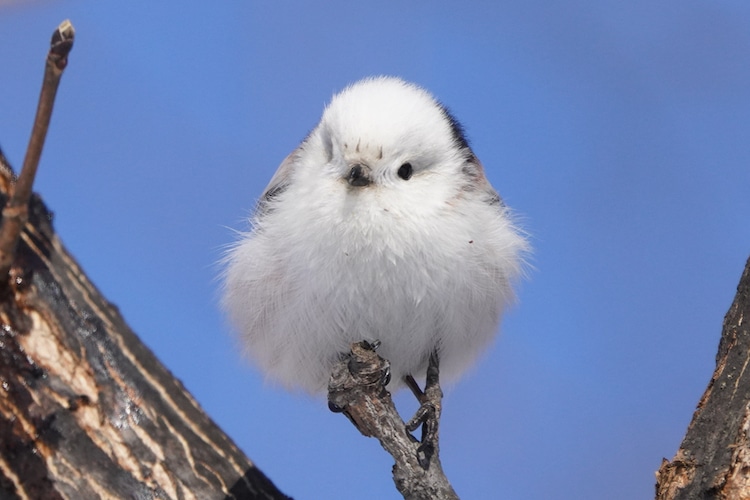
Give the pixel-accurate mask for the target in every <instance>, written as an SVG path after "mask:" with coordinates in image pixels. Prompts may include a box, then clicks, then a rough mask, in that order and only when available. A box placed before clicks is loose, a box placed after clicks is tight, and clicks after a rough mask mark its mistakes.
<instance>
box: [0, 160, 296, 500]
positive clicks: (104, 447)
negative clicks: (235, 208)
mask: <svg viewBox="0 0 750 500" xmlns="http://www.w3.org/2000/svg"><path fill="white" fill-rule="evenodd" d="M2 159H3V158H2V153H0V160H2ZM12 178H13V175H12V172H11V171H10V169H9V168H8V167H7V164H6V165H3V168H0V202H1V203H2V204H3V205H4V204H5V202H6V200H7V199H8V196H9V191H11V190H12V186H13V183H12ZM8 278H10V280H9V279H8ZM0 289H1V292H0V497H1V498H4V499H5V498H8V499H15V498H29V499H62V498H70V499H76V500H79V499H89V498H138V499H146V498H148V499H152V498H185V499H191V498H194V499H211V498H217V499H218V498H238V499H240V498H242V499H244V498H247V499H250V498H264V499H283V498H288V497H286V496H285V495H284V494H283V493H281V492H280V491H279V490H278V489H277V488H276V487H275V486H274V485H273V484H272V483H271V482H270V481H269V480H268V479H267V478H266V477H265V476H264V475H263V474H262V473H261V472H260V471H259V470H258V469H257V468H256V467H255V466H254V465H253V463H252V462H251V461H250V460H249V459H248V458H247V457H245V456H244V454H243V453H242V452H241V451H240V450H239V449H238V448H237V446H236V445H235V444H234V443H233V442H232V440H231V439H230V438H229V437H227V436H226V435H225V434H224V433H223V432H222V431H221V429H219V428H218V427H217V426H216V424H215V423H214V422H213V421H211V419H210V418H209V417H208V416H207V415H206V414H205V413H204V412H203V410H202V409H201V408H200V406H199V405H198V403H197V402H196V401H195V400H194V399H193V398H192V397H191V395H190V394H189V393H188V392H187V391H186V390H185V388H184V387H183V385H182V384H181V383H180V381H179V380H177V379H176V378H175V377H174V376H173V375H172V374H171V373H170V372H169V371H168V370H167V369H166V368H165V367H164V366H163V365H162V364H161V363H160V362H159V360H158V359H156V357H155V356H154V355H153V353H152V352H151V351H150V350H149V349H148V348H147V347H146V346H145V345H144V344H143V343H141V341H140V340H139V339H138V337H137V336H136V335H135V334H134V333H133V332H132V331H131V330H130V328H129V327H128V326H127V324H126V323H125V321H124V320H123V318H122V317H121V316H120V314H119V312H118V310H117V308H116V307H115V306H114V305H112V304H110V303H109V302H107V300H105V299H104V297H102V295H101V294H100V293H99V291H98V290H97V289H96V288H95V287H94V285H93V284H92V283H91V282H90V281H89V280H88V278H87V277H86V275H85V274H84V272H83V271H82V270H81V268H80V267H79V266H78V264H77V263H76V261H75V259H73V257H72V256H71V255H70V254H69V253H68V252H67V250H66V249H65V248H64V247H63V245H62V243H61V242H60V240H59V239H58V237H57V235H56V234H55V232H54V230H53V227H52V215H51V213H50V212H49V211H48V210H47V208H46V207H45V205H44V204H43V203H42V201H41V199H40V198H39V197H37V196H33V197H32V200H31V204H30V206H29V221H28V223H26V225H25V226H24V230H23V232H22V234H21V238H20V241H19V243H18V246H17V248H16V251H15V256H14V259H13V264H12V266H11V270H10V275H9V276H0Z"/></svg>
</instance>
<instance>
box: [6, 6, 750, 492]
mask: <svg viewBox="0 0 750 500" xmlns="http://www.w3.org/2000/svg"><path fill="white" fill-rule="evenodd" d="M65 18H70V19H71V20H72V22H73V24H74V25H75V27H76V29H77V34H76V45H75V48H74V50H73V52H72V54H71V59H70V64H69V67H68V69H67V70H66V73H65V75H64V77H63V81H62V83H61V87H60V90H59V93H58V100H57V104H56V107H55V112H54V116H53V118H52V125H51V129H50V132H49V135H48V140H47V145H46V149H45V151H44V154H43V156H42V162H41V166H40V171H39V174H38V180H37V184H36V190H37V191H38V192H39V193H40V194H41V195H42V196H43V198H44V199H45V201H46V202H47V204H48V205H49V206H50V208H51V209H52V210H53V211H54V212H55V227H56V228H57V230H58V232H59V234H60V237H61V238H62V240H63V241H64V242H65V244H66V245H67V247H68V248H69V250H70V251H71V252H72V253H73V254H74V255H75V256H76V258H77V259H78V260H79V262H80V263H81V265H82V266H83V268H84V269H85V270H86V272H87V273H88V274H89V276H90V277H91V279H92V280H93V281H94V282H95V283H96V284H97V286H99V287H100V289H101V290H102V291H103V293H104V294H105V296H106V297H107V298H108V299H109V300H110V301H112V302H113V303H115V304H116V305H118V306H119V307H120V309H121V311H122V313H123V314H124V316H125V318H126V320H127V321H128V323H129V324H130V325H131V326H132V327H133V329H134V330H135V331H136V332H137V333H138V334H139V335H140V337H141V338H142V340H143V341H144V342H145V343H146V344H147V345H148V346H150V347H151V348H152V349H153V350H154V351H155V353H156V354H157V356H158V357H159V358H160V359H161V360H162V361H163V362H164V363H165V364H166V366H167V367H168V368H169V369H170V370H171V371H172V372H173V373H174V374H175V376H177V377H178V378H180V379H181V380H182V381H183V382H184V383H185V385H186V386H187V388H188V389H189V390H190V391H191V392H192V393H193V394H194V396H195V397H196V399H197V400H198V401H199V402H200V404H201V405H202V406H203V407H204V408H205V410H206V411H207V412H208V413H209V414H210V415H211V417H212V418H213V419H214V420H215V421H216V422H217V423H218V424H219V425H220V426H221V427H222V428H223V429H224V430H225V431H226V432H227V433H228V434H229V435H230V436H231V437H232V438H233V439H234V440H235V441H236V442H237V444H238V445H239V446H240V447H241V448H242V449H243V450H244V451H245V452H246V453H247V455H248V456H249V457H250V458H251V459H253V460H254V461H255V462H256V463H257V464H258V466H259V467H260V468H261V469H262V470H263V471H264V472H265V473H266V474H268V475H269V476H270V477H271V479H272V480H273V481H274V482H275V483H276V484H277V485H278V486H279V487H280V488H281V489H282V490H284V491H285V492H286V493H287V494H290V495H293V496H295V497H297V498H300V499H302V498H334V497H340V495H341V491H342V488H344V489H345V490H346V489H347V488H355V487H356V488H357V490H358V491H364V492H366V493H367V496H366V498H373V499H385V498H399V495H398V494H397V492H396V490H395V488H394V487H393V484H392V480H391V477H390V467H391V465H392V460H391V458H390V457H389V456H388V455H387V454H386V453H385V452H384V451H383V450H382V449H380V447H379V445H378V444H377V442H376V441H375V440H372V439H366V438H364V437H361V436H360V435H358V434H357V432H356V430H355V429H354V428H353V427H352V426H351V425H350V424H349V423H348V421H347V420H346V419H345V418H344V417H342V416H341V415H335V414H332V413H330V412H329V411H328V409H327V407H326V404H325V402H324V401H323V400H319V399H315V398H311V397H308V396H302V395H299V394H296V395H295V394H288V393H286V392H284V391H283V390H281V389H280V388H277V387H274V386H272V385H268V384H265V383H264V381H263V378H262V376H261V375H260V374H258V373H257V372H256V371H255V370H254V369H253V368H252V367H251V366H248V364H247V363H246V362H244V361H243V360H242V359H241V358H240V357H239V355H238V352H237V351H238V350H237V348H236V346H237V344H236V342H235V340H234V338H233V336H232V334H231V332H230V330H229V328H228V326H227V324H226V321H225V320H224V319H223V318H222V315H221V313H220V311H219V308H218V305H217V302H218V300H217V297H218V291H217V289H218V283H217V281H216V276H217V274H218V267H217V265H216V262H217V261H218V260H219V259H220V257H221V255H222V248H224V247H225V246H226V245H227V244H229V243H230V242H232V241H233V238H234V236H233V233H232V231H233V230H234V229H243V228H245V227H246V225H245V222H244V218H245V217H246V216H247V215H248V214H249V212H250V210H251V209H252V207H253V205H254V202H255V199H256V198H257V197H258V196H259V195H260V193H261V190H262V189H263V188H264V186H265V185H266V183H267V182H268V180H269V179H270V177H271V175H272V174H273V172H274V171H275V169H276V167H277V165H278V164H279V162H280V161H281V160H282V159H283V158H284V157H285V156H286V154H287V153H288V152H290V151H291V150H292V148H294V146H296V144H297V143H298V142H299V141H300V140H301V139H302V138H303V137H304V136H305V135H306V133H307V132H308V131H309V130H310V129H311V128H312V127H313V126H314V125H315V123H316V122H317V120H318V119H319V117H320V113H321V112H322V109H323V106H324V104H325V103H326V102H327V101H328V99H329V98H330V96H331V95H332V94H333V93H334V92H335V91H337V90H339V89H341V88H342V87H344V86H345V85H346V84H348V83H350V82H353V81H355V80H357V79H359V78H361V77H364V76H368V75H376V74H392V75H398V76H401V77H403V78H405V79H408V80H412V81H414V82H417V83H419V84H420V85H423V86H425V87H426V88H428V89H430V90H431V91H432V92H433V93H434V94H435V95H437V96H438V98H439V99H441V100H442V101H443V102H444V103H445V104H446V105H448V107H449V108H450V109H451V110H452V111H453V112H454V114H455V115H456V116H457V117H458V118H459V119H460V120H461V121H462V123H463V124H464V125H465V128H466V130H467V132H468V135H469V138H470V140H471V142H472V145H473V147H474V150H475V152H476V153H477V155H478V156H479V158H480V159H481V160H482V162H483V163H484V165H485V167H486V168H487V173H488V177H489V178H490V180H491V182H492V183H493V185H494V186H495V187H496V188H497V189H498V191H499V192H500V193H501V194H502V196H503V198H504V199H505V200H506V201H507V203H508V204H509V205H510V206H512V207H513V208H514V209H515V210H516V211H517V212H518V213H519V214H520V216H521V219H522V222H523V225H524V227H525V228H526V229H527V230H528V231H529V233H531V235H532V243H533V245H534V248H535V252H534V256H533V260H532V264H533V270H532V271H531V273H530V275H529V279H528V280H526V281H525V282H524V283H523V285H522V286H521V288H520V290H519V297H520V301H519V303H518V305H517V306H516V307H515V308H514V309H513V310H512V311H511V312H510V314H509V315H508V316H507V317H506V319H505V321H504V323H503V332H502V334H501V335H500V336H499V337H498V338H497V341H496V342H495V343H494V345H493V346H492V348H491V349H489V350H488V352H487V353H486V354H485V355H484V357H483V358H482V359H481V360H480V362H479V363H478V364H477V366H476V368H475V369H473V370H472V371H471V372H470V373H469V374H467V376H466V377H464V379H462V380H461V381H460V382H459V383H457V384H455V385H454V386H453V387H451V388H449V389H448V390H447V395H446V399H445V409H444V414H443V420H442V427H441V433H442V441H441V446H442V459H443V463H444V467H445V469H446V472H447V474H448V477H449V478H450V480H451V481H452V483H453V485H454V487H455V488H456V490H457V491H458V493H459V494H460V495H461V496H462V497H463V498H467V499H469V498H506V499H548V498H556V499H598V498H602V497H603V496H606V497H607V498H610V499H633V498H649V497H652V496H653V484H654V471H655V470H656V469H657V468H658V467H659V464H660V461H661V459H662V457H667V458H671V457H672V456H673V455H674V453H675V451H676V450H677V448H678V446H679V443H680V441H681V439H682V437H683V435H684V433H685V430H686V427H687V424H688V422H689V421H690V418H691V416H692V412H693V410H694V408H695V405H696V403H697V401H698V398H699V397H700V395H701V394H702V392H703V390H704V389H705V387H706V384H707V383H708V381H709V378H710V376H711V373H712V370H713V366H714V356H715V354H716V350H717V346H718V341H719V335H720V330H721V323H722V319H723V315H724V313H725V312H726V310H727V309H728V307H729V305H730V303H731V301H732V298H733V296H734V292H735V287H736V285H737V281H738V280H739V276H740V274H741V271H742V268H743V266H744V263H745V260H746V259H747V258H748V256H749V255H750V224H749V223H748V214H750V190H749V189H748V188H749V187H750V28H749V26H750V4H748V3H747V2H746V1H722V2H704V1H696V0H682V1H680V2H649V1H645V0H636V1H632V2H611V1H603V2H594V1H576V2H549V1H541V0H539V1H529V0H524V1H510V2H472V3H470V2H464V3H458V2H456V3H448V2H429V4H427V3H426V2H421V3H418V2H412V3H406V2H392V1H387V2H380V3H378V4H377V5H375V4H372V5H364V4H362V5H360V4H359V3H354V2H343V1H334V2H327V3H325V4H324V5H321V4H313V3H304V4H303V3H302V2H298V3H292V2H284V1H277V2H241V1H236V2H221V3H219V2H214V3H210V2H200V3H197V2H189V1H183V2H143V1H131V2H116V3H115V2H82V1H38V2H5V3H0V32H1V33H3V43H2V44H0V60H1V61H2V62H3V63H2V64H3V71H2V73H3V74H2V77H0V146H2V148H3V150H4V152H5V154H6V155H7V157H8V158H9V159H10V160H11V162H12V163H13V164H14V165H15V166H16V167H18V166H20V164H21V162H22V160H23V154H24V150H25V148H26V144H27V141H28V135H29V131H30V129H31V122H32V119H33V116H34V110H35V106H36V99H37V96H38V92H39V85H40V82H41V76H42V69H43V62H44V56H45V54H46V51H47V48H48V41H49V37H50V35H51V33H52V30H53V29H54V28H55V27H56V26H57V24H58V23H59V22H60V21H62V20H63V19H65ZM396 402H397V405H399V407H400V408H402V409H403V413H404V414H409V413H410V412H411V411H413V409H414V408H415V404H414V403H413V402H412V401H411V398H410V397H408V395H407V394H400V395H398V396H397V400H396ZM363 498H364V497H363Z"/></svg>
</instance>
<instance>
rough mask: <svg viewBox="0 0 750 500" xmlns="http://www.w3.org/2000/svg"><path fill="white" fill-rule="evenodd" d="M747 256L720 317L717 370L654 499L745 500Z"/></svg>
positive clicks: (749, 435)
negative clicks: (731, 296)
mask: <svg viewBox="0 0 750 500" xmlns="http://www.w3.org/2000/svg"><path fill="white" fill-rule="evenodd" d="M748 367H750V259H749V260H748V261H747V264H746V265H745V270H744V272H743V274H742V278H741V279H740V283H739V285H738V286H737V294H736V295H735V297H734V302H733V303H732V306H731V307H730V308H729V311H728V312H727V314H726V316H725V317H724V326H723V328H722V333H721V341H720V342H719V352H718V354H717V355H716V369H715V370H714V373H713V376H712V377H711V381H710V382H709V384H708V388H707V389H706V392H705V393H704V394H703V397H701V399H700V401H699V402H698V408H697V409H696V410H695V414H694V415H693V420H692V422H690V425H689V427H688V430H687V434H686V435H685V439H684V440H683V441H682V444H681V445H680V449H679V450H678V451H677V454H676V455H675V457H674V458H673V459H672V461H671V462H670V461H668V460H666V459H664V460H663V461H662V464H661V467H660V468H659V471H658V472H657V473H656V498H657V500H689V499H694V498H717V499H733V498H750V369H748Z"/></svg>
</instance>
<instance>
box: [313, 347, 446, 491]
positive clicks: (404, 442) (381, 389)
mask: <svg viewBox="0 0 750 500" xmlns="http://www.w3.org/2000/svg"><path fill="white" fill-rule="evenodd" d="M376 347H377V346H373V345H371V344H370V343H368V342H359V343H356V344H352V348H351V352H350V353H349V354H348V355H347V356H346V357H345V359H342V360H341V361H340V362H339V363H337V364H336V365H335V366H334V368H333V372H332V374H331V379H330V382H329V384H328V404H329V407H330V408H331V410H332V411H336V412H343V413H344V414H345V415H346V416H347V417H348V418H349V420H351V422H352V423H353V424H354V426H355V427H356V428H357V429H358V430H359V431H360V432H361V433H362V434H363V435H365V436H368V437H376V438H377V439H378V440H379V441H380V444H381V445H382V446H383V448H385V450H386V451H387V452H388V453H390V455H391V456H392V457H393V458H394V460H395V461H396V464H395V465H394V467H393V480H394V482H395V483H396V488H397V489H398V491H399V492H400V493H401V494H402V495H403V497H404V498H406V499H408V500H417V499H438V500H448V499H458V495H456V492H455V491H454V490H453V487H452V486H451V485H450V482H449V481H448V478H447V477H446V476H445V473H444V472H443V468H442V465H441V464H440V458H439V456H438V449H437V445H435V449H434V451H433V452H432V454H431V459H430V460H428V461H426V462H425V460H420V455H422V454H423V450H421V449H420V448H421V444H420V442H418V441H417V440H416V439H415V438H414V437H413V436H412V435H411V434H410V433H409V432H408V431H407V427H406V424H405V423H404V421H403V420H402V419H401V416H400V415H399V414H398V412H397V411H396V407H395V406H394V404H393V400H392V399H391V395H390V393H389V392H388V391H386V390H385V383H386V382H387V379H388V376H389V363H388V361H387V360H385V359H383V358H381V357H380V356H378V355H377V353H376V352H375V348H376ZM431 390H433V389H431ZM435 433H436V434H437V429H435ZM434 438H435V443H436V442H437V435H435V437H434Z"/></svg>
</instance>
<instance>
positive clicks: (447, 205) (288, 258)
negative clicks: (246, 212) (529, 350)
mask: <svg viewBox="0 0 750 500" xmlns="http://www.w3.org/2000/svg"><path fill="white" fill-rule="evenodd" d="M526 250H527V243H526V240H525V239H524V237H523V236H522V234H521V232H520V231H519V230H518V229H517V228H516V227H515V226H514V224H513V222H512V221H511V218H510V216H509V212H508V209H507V208H506V207H505V205H504V204H503V203H502V202H501V200H500V197H499V196H498V195H497V193H496V192H495V190H494V189H493V188H492V186H490V184H489V183H488V181H487V179H486V177H485V175H484V171H483V168H482V165H481V164H480V163H479V161H478V160H477V158H476V157H475V156H474V153H473V152H472V151H471V149H470V148H469V145H468V143H467V141H466V139H465V137H464V135H463V131H462V129H461V127H460V125H459V124H458V122H457V121H456V120H455V119H454V118H453V117H452V116H451V115H450V114H449V113H448V111H447V110H446V109H445V108H444V107H443V106H442V105H441V104H440V103H438V102H437V101H436V100H435V99H434V98H433V97H432V96H431V95H430V94H429V93H428V92H426V91H425V90H423V89H421V88H420V87H418V86H416V85H413V84H410V83H407V82H404V81H403V80H400V79H397V78H391V77H380V78H372V79H366V80H362V81H360V82H358V83H355V84H353V85H351V86H349V87H348V88H346V89H345V90H343V91H342V92H341V93H339V94H337V95H335V96H334V97H333V99H332V100H331V102H330V104H329V105H328V106H327V107H326V109H325V111H324V113H323V117H322V118H321V120H320V123H319V124H318V125H317V126H316V127H315V129H314V130H313V131H312V132H311V133H310V134H309V136H308V137H307V138H306V139H305V140H304V141H303V142H302V144H301V145H300V146H299V147H298V148H297V149H296V150H295V151H294V152H292V153H291V154H290V155H289V156H288V157H287V158H286V159H285V160H284V162H283V163H282V164H281V166H280V167H279V169H278V171H277V172H276V174H275V175H274V177H273V178H272V180H271V183H270V184H269V186H268V187H267V188H266V190H265V192H264V194H263V196H262V197H261V199H260V202H259V203H258V206H257V209H256V213H255V215H254V217H253V219H252V229H251V231H250V232H248V233H246V234H243V235H242V236H241V238H240V240H239V241H238V242H237V243H236V244H235V246H233V247H232V249H231V250H230V251H229V253H228V255H227V257H226V270H225V277H224V278H225V289H224V297H223V304H224V307H225V308H226V310H227V311H228V313H229V316H230V318H231V321H232V322H233V324H234V326H235V327H236V328H237V329H238V330H239V332H240V333H241V335H242V338H243V340H244V344H245V345H246V347H247V352H248V353H249V355H250V357H251V358H252V359H253V360H254V361H255V362H256V363H257V364H258V366H259V367H260V368H261V370H262V371H263V372H264V373H265V374H267V376H269V377H270V378H271V379H273V380H276V381H279V382H281V383H283V384H284V385H285V386H288V387H290V388H302V389H305V390H307V391H309V392H319V391H323V390H325V388H326V386H327V382H328V378H329V375H330V371H331V365H332V364H333V363H334V362H335V361H336V360H337V359H338V357H339V355H340V354H341V353H343V352H348V350H349V345H350V344H351V343H352V342H357V341H360V340H363V339H364V340H375V339H377V340H380V341H381V342H382V345H381V347H380V348H379V350H378V353H379V354H380V355H381V356H383V357H385V358H386V359H388V360H389V361H390V362H391V371H392V375H393V377H392V382H391V385H390V387H389V388H391V389H393V388H396V387H398V386H400V384H401V381H402V377H403V376H404V375H407V374H411V375H414V376H415V377H419V376H420V375H423V374H424V371H425V369H426V367H427V361H428V358H429V355H430V352H432V351H433V350H437V351H438V353H439V356H440V368H441V376H442V377H444V378H446V377H447V378H451V377H455V376H458V375H459V374H460V373H461V372H462V371H463V370H464V369H465V368H466V367H467V366H469V365H470V364H471V362H472V361H473V360H474V359H475V358H476V357H477V355H478V354H479V353H480V352H481V351H482V349H484V348H485V347H486V346H487V344H488V343H489V342H490V340H491V339H492V338H493V336H494V334H495V332H496V330H497V326H498V322H499V319H500V315H501V313H502V312H503V308H504V306H505V305H506V304H507V303H508V302H509V301H511V300H512V297H513V292H512V289H511V284H512V282H513V281H514V279H515V278H516V277H517V276H518V275H519V273H520V272H521V267H522V255H523V253H524V252H525V251H526Z"/></svg>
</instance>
